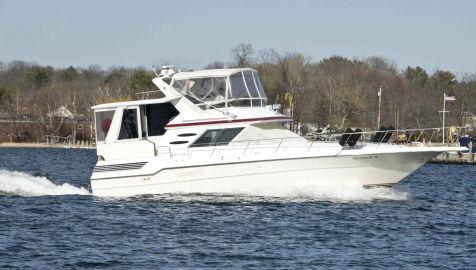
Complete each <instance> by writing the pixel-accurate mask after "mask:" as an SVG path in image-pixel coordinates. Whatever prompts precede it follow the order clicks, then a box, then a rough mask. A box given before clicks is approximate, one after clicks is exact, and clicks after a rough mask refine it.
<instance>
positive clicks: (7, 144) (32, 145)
mask: <svg viewBox="0 0 476 270" xmlns="http://www.w3.org/2000/svg"><path fill="white" fill-rule="evenodd" d="M0 148H68V149H96V148H95V147H86V146H72V147H70V146H68V145H65V144H46V143H11V142H4V143H0Z"/></svg>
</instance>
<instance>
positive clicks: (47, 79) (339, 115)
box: [0, 44, 476, 135]
mask: <svg viewBox="0 0 476 270" xmlns="http://www.w3.org/2000/svg"><path fill="white" fill-rule="evenodd" d="M225 67H227V68H232V67H252V68H254V69H256V70H257V71H258V72H259V74H260V77H261V80H262V83H263V85H264V88H265V90H266V91H267V94H268V98H269V100H268V104H274V103H279V104H281V105H282V108H283V109H287V108H290V110H289V109H288V111H292V116H293V118H294V119H295V124H296V126H295V127H294V128H297V126H298V125H297V123H310V124H313V125H316V126H319V127H323V126H327V125H331V126H335V127H338V128H345V127H349V126H352V127H356V126H359V127H364V128H375V127H376V118H377V107H378V96H377V93H378V90H379V88H380V87H382V89H383V95H382V121H381V122H382V123H383V124H386V125H393V126H394V127H399V128H424V127H436V126H441V117H440V115H439V114H438V111H440V110H441V108H442V103H443V93H446V94H447V95H451V96H455V97H456V101H455V102H451V103H448V104H447V105H448V106H447V108H448V109H449V110H450V111H451V114H450V117H449V120H448V121H449V123H448V124H450V125H462V124H463V122H464V121H465V117H467V115H468V114H469V112H474V113H476V94H475V93H476V73H467V74H464V75H462V77H461V78H457V77H456V76H455V74H454V73H452V72H450V71H447V70H436V71H434V72H432V73H429V72H428V71H426V70H425V69H423V68H421V67H419V66H416V67H410V66H408V67H405V68H404V69H402V70H398V69H397V67H396V65H395V64H394V63H393V62H392V61H390V60H388V59H385V58H383V57H369V58H365V59H349V58H345V57H341V56H331V57H329V58H325V59H321V60H319V61H313V60H312V59H311V58H310V57H307V56H305V55H304V54H302V53H299V52H284V53H280V52H277V51H275V50H259V51H255V50H254V49H253V47H252V45H250V44H239V45H238V46H236V47H234V48H232V49H231V60H230V61H228V62H223V61H214V62H212V63H210V64H209V65H207V66H206V67H204V68H205V69H213V68H225ZM154 76H155V75H154V73H153V72H152V70H150V69H146V68H128V67H111V68H109V69H102V68H100V67H99V66H90V67H87V68H80V67H73V66H70V67H67V68H54V67H51V66H41V65H38V64H36V63H32V62H24V61H13V62H9V63H2V62H0V116H2V115H3V116H6V115H9V116H12V115H15V116H22V115H25V116H29V117H32V118H34V119H35V121H37V122H38V123H40V126H41V128H42V133H43V134H51V135H57V134H59V133H61V127H62V126H63V124H62V122H61V121H58V120H57V119H53V118H52V117H49V116H51V112H53V111H54V110H56V109H57V108H59V107H60V106H64V107H66V108H67V109H68V110H69V111H71V112H72V113H73V114H75V115H81V116H82V121H84V122H92V121H93V115H92V112H91V109H90V108H91V106H93V105H95V104H99V103H104V102H114V101H123V100H132V99H135V98H136V95H135V93H137V92H143V91H152V90H156V87H155V86H154V85H153V84H152V82H151V80H152V78H153V77H154ZM301 126H302V125H301ZM4 133H7V131H4Z"/></svg>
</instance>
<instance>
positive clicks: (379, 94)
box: [377, 85, 382, 130]
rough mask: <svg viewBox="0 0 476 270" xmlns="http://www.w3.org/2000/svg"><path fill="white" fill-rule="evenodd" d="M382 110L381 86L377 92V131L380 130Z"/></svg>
mask: <svg viewBox="0 0 476 270" xmlns="http://www.w3.org/2000/svg"><path fill="white" fill-rule="evenodd" d="M381 109H382V86H381V85H380V88H379V90H378V116H377V130H379V129H380V110H381Z"/></svg>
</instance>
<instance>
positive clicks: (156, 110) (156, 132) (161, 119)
mask: <svg viewBox="0 0 476 270" xmlns="http://www.w3.org/2000/svg"><path fill="white" fill-rule="evenodd" d="M145 110H146V115H147V134H148V136H160V135H164V133H165V131H166V130H165V126H166V125H167V124H168V123H169V122H170V121H172V119H174V118H175V117H176V116H177V115H178V114H179V111H177V109H176V108H175V107H174V105H172V104H171V103H168V102H167V103H159V104H149V105H146V106H145Z"/></svg>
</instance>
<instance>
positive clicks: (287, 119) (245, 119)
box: [165, 116, 292, 128]
mask: <svg viewBox="0 0 476 270" xmlns="http://www.w3.org/2000/svg"><path fill="white" fill-rule="evenodd" d="M267 120H283V121H292V119H291V118H289V117H282V116H272V117H261V118H244V119H235V120H220V121H206V122H192V123H181V124H169V125H166V126H165V127H166V128H170V127H186V126H202V125H216V124H227V123H239V122H255V121H267Z"/></svg>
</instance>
